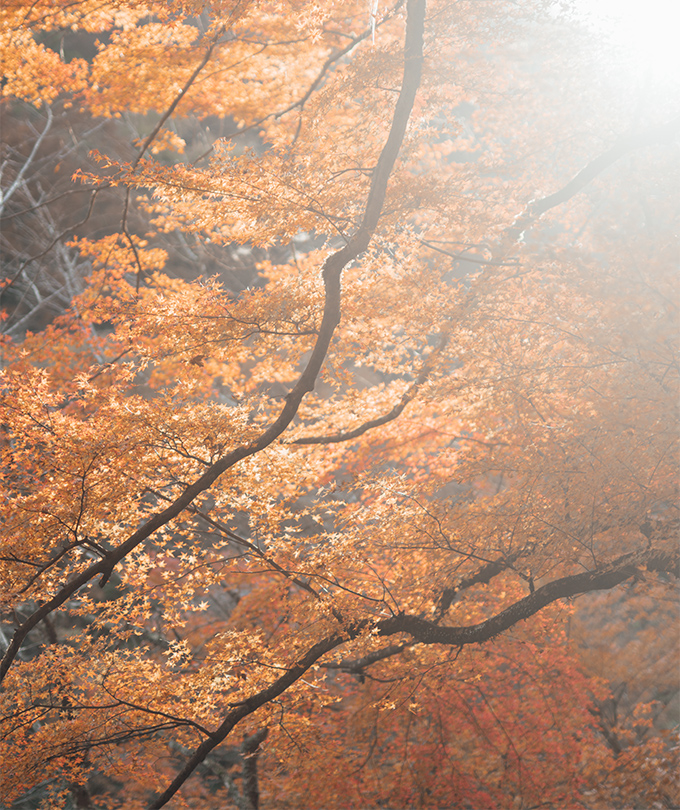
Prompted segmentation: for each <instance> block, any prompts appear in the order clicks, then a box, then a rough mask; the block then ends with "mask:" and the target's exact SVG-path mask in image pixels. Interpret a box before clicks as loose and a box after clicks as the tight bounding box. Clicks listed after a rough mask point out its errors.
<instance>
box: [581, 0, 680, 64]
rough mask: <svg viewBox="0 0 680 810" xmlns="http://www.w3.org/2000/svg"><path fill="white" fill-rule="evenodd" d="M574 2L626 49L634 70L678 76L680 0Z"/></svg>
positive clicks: (591, 20) (592, 22)
mask: <svg viewBox="0 0 680 810" xmlns="http://www.w3.org/2000/svg"><path fill="white" fill-rule="evenodd" d="M576 5H577V6H578V7H579V9H580V11H581V13H582V14H584V16H587V17H588V18H589V19H590V22H591V24H592V25H594V26H596V27H597V29H598V30H599V31H602V32H603V33H606V34H607V35H608V36H609V37H610V38H611V41H612V42H613V43H615V44H616V45H618V46H620V47H622V48H624V49H625V51H626V52H627V53H628V54H629V55H630V61H631V67H632V69H633V70H637V71H640V72H642V73H651V74H652V75H653V76H654V77H656V78H662V77H665V78H667V79H676V80H677V79H680V0H577V3H576Z"/></svg>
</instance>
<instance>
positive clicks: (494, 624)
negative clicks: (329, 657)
mask: <svg viewBox="0 0 680 810" xmlns="http://www.w3.org/2000/svg"><path fill="white" fill-rule="evenodd" d="M641 565H644V566H647V567H649V568H651V569H653V570H656V571H663V572H666V573H672V574H675V575H676V576H677V575H680V552H677V553H675V554H669V553H666V552H662V551H657V550H654V549H651V550H649V551H644V552H640V553H633V554H624V555H623V556H621V557H619V558H618V559H616V560H614V561H612V562H611V563H610V564H609V565H607V566H606V568H601V569H598V570H596V571H588V572H586V573H583V574H574V575H572V576H567V577H563V578H562V579H557V580H555V581H554V582H550V583H548V584H547V585H544V586H543V587H541V588H537V589H536V590H535V591H534V593H532V594H531V595H530V596H527V597H525V598H524V599H520V600H519V602H516V603H515V604H514V605H511V606H510V607H508V608H506V609H505V610H503V611H501V612H500V613H498V614H497V615H495V616H492V617H491V618H490V619H487V620H486V621H484V622H480V623H479V624H475V625H471V626H468V627H442V626H440V625H438V624H437V623H435V622H432V621H427V620H426V619H421V618H420V617H418V616H407V615H404V614H402V615H399V616H395V617H392V618H390V619H383V620H381V621H378V622H375V623H372V624H373V627H374V628H375V629H376V630H377V631H378V633H379V634H380V635H383V636H391V635H396V634H402V633H406V634H408V635H410V636H411V638H412V639H413V640H414V641H415V642H420V643H422V644H446V645H449V646H455V647H463V646H465V645H466V644H479V643H481V642H484V641H488V640H489V639H491V638H493V637H494V636H496V635H498V634H499V633H502V632H503V631H505V630H508V629H509V628H510V627H512V626H513V625H515V624H517V623H518V622H520V621H522V620H524V619H527V618H529V617H530V616H533V615H534V614H535V613H538V611H539V610H541V609H542V608H544V607H546V606H547V605H549V604H551V603H552V602H555V601H557V600H558V599H566V598H569V597H572V596H578V595H579V594H582V593H588V592H590V591H597V590H608V589H611V588H614V587H616V585H619V584H621V583H622V582H624V581H625V580H627V579H630V578H631V577H634V576H637V575H639V571H638V566H641ZM368 627H369V621H368V620H364V621H361V622H356V623H355V624H353V625H351V626H349V627H346V628H344V632H342V633H340V634H336V635H333V636H330V637H329V638H326V639H322V640H321V641H319V642H317V643H316V644H315V645H314V646H313V647H311V649H310V650H309V652H308V653H307V654H306V655H305V656H304V657H303V658H301V659H300V660H299V661H298V663H296V664H295V665H294V666H292V667H291V668H290V669H289V670H288V671H287V672H286V673H285V674H284V675H282V676H281V677H280V678H278V679H277V680H276V681H274V683H273V684H271V685H270V686H269V687H267V688H266V689H263V690H262V691H261V692H259V693H258V694H256V695H253V696H252V697H250V698H247V699H246V700H244V701H242V702H241V703H239V704H238V705H236V706H235V707H234V709H233V710H232V711H230V712H229V713H228V714H227V716H226V717H225V719H224V720H223V722H222V723H221V725H220V727H219V728H218V729H217V730H216V731H215V732H213V734H211V735H210V737H209V739H207V740H205V741H204V742H203V743H201V745H200V746H199V747H198V748H197V749H196V751H195V752H194V754H193V755H192V757H191V758H190V759H189V760H188V761H187V762H186V763H185V765H184V767H183V768H182V770H181V771H180V772H179V773H178V774H177V776H176V777H175V779H174V780H173V782H172V784H171V785H170V786H169V787H168V789H167V790H166V791H164V793H162V794H161V795H160V796H159V797H158V798H157V799H156V800H155V801H153V802H152V803H151V805H150V806H149V810H158V808H160V807H163V805H164V804H166V802H168V801H169V800H170V799H171V798H172V796H174V795H175V793H176V792H177V791H178V790H179V789H180V787H181V786H182V785H183V784H184V782H185V781H186V780H187V779H188V778H189V776H190V775H191V774H192V773H193V771H194V770H195V768H196V767H197V766H198V765H199V764H200V763H201V762H202V761H203V760H204V759H205V757H206V756H207V755H208V754H209V753H210V752H211V751H212V750H213V749H214V748H215V747H216V746H217V745H219V744H220V743H221V742H222V741H223V740H224V739H225V738H226V737H227V736H228V734H229V733H230V732H231V731H232V730H233V728H234V727H235V726H236V725H237V723H239V722H240V721H241V720H242V719H243V718H244V717H247V716H248V715H249V714H252V713H253V712H255V711H256V710H257V709H259V708H260V707H262V706H264V705H265V704H266V703H269V702H270V701H271V700H274V699H275V698H277V697H278V696H279V695H281V694H283V692H285V691H286V690H287V689H288V688H289V687H291V686H292V685H293V684H294V683H295V682H296V681H298V680H299V679H300V678H301V677H302V676H303V675H304V673H305V672H306V671H307V670H308V669H309V668H310V667H311V666H313V665H314V664H315V663H316V662H317V661H318V660H319V659H320V658H321V657H322V656H324V655H325V654H326V653H328V652H330V651H331V650H333V649H336V648H337V647H339V646H341V645H342V644H345V643H346V642H347V641H351V640H353V639H355V638H356V637H357V636H358V635H360V634H361V633H362V632H363V631H364V630H366V629H367V628H368ZM408 646H411V645H410V644H408V643H406V644H402V645H394V646H390V647H386V648H384V649H383V650H379V651H376V652H375V653H373V654H369V655H367V656H365V657H364V658H363V659H360V660H359V662H355V663H360V664H361V665H362V666H368V665H369V664H371V663H374V662H375V661H378V660H381V659H382V658H387V657H390V656H391V655H395V654H398V653H399V652H401V651H402V649H405V648H406V647H408ZM340 668H342V665H340Z"/></svg>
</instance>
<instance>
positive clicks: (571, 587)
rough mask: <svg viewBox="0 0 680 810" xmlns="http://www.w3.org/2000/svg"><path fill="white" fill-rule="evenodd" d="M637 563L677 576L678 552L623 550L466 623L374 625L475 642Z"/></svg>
mask: <svg viewBox="0 0 680 810" xmlns="http://www.w3.org/2000/svg"><path fill="white" fill-rule="evenodd" d="M641 565H646V566H648V567H649V568H650V569H652V570H655V571H663V572H664V573H671V574H674V575H675V576H678V575H679V574H680V552H676V553H675V554H668V553H666V552H662V551H657V550H655V549H652V550H649V551H644V552H640V553H635V554H625V555H623V556H622V557H619V558H618V559H617V560H614V561H613V562H611V563H610V564H609V565H607V566H606V568H599V569H596V570H594V571H587V572H586V573H583V574H573V575H572V576H566V577H562V578H561V579H556V580H554V581H553V582H549V583H548V584H547V585H543V586H542V587H541V588H537V589H536V590H535V591H534V592H533V593H531V594H529V596H526V597H524V599H520V600H519V602H515V604H514V605H510V607H508V608H506V609H505V610H503V611H501V612H500V613H498V614H496V615H495V616H492V617H491V618H490V619H487V620H486V621H484V622H480V623H479V624H475V625H471V626H468V627H445V626H442V625H440V624H437V623H436V622H433V621H428V620H426V619H421V618H420V617H418V616H406V615H401V616H395V617H393V618H390V619H384V620H383V621H381V622H378V624H377V629H378V631H379V633H380V634H381V635H384V636H391V635H394V634H395V633H408V634H409V635H410V636H411V637H412V638H414V639H415V640H416V641H420V642H422V643H423V644H452V645H455V646H460V645H464V644H478V643H480V642H483V641H488V640H489V639H491V638H493V637H494V636H497V635H499V634H500V633H502V632H504V631H505V630H508V629H509V628H510V627H512V626H513V625H515V624H517V622H520V621H522V620H524V619H528V618H529V617H530V616H533V615H534V614H535V613H538V611H539V610H541V609H542V608H544V607H546V605H549V604H551V603H552V602H555V601H557V600H558V599H568V598H570V597H573V596H578V595H579V594H583V593H589V592H591V591H604V590H610V589H611V588H614V587H616V586H617V585H620V584H621V583H622V582H624V581H625V580H627V579H630V578H631V577H634V576H639V570H638V566H641Z"/></svg>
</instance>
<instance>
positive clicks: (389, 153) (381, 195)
mask: <svg viewBox="0 0 680 810" xmlns="http://www.w3.org/2000/svg"><path fill="white" fill-rule="evenodd" d="M425 5H426V3H425V0H409V2H408V17H407V22H406V43H405V55H404V79H403V83H402V89H401V92H400V94H399V98H398V100H397V104H396V107H395V111H394V116H393V119H392V125H391V128H390V133H389V136H388V138H387V142H386V143H385V145H384V147H383V149H382V152H381V153H380V158H379V159H378V163H377V166H376V168H375V171H374V173H373V180H372V182H371V188H370V191H369V194H368V199H367V201H366V207H365V213H364V217H363V221H362V223H361V226H360V227H359V230H358V231H357V232H356V234H355V235H354V236H353V237H352V238H351V239H350V241H349V242H348V244H347V245H345V246H344V247H343V248H341V249H340V250H338V251H337V252H336V253H332V254H331V255H330V256H329V257H328V258H327V259H326V261H325V262H324V265H323V279H324V285H325V292H326V295H325V302H324V311H323V318H322V321H321V326H320V328H319V334H318V337H317V340H316V343H315V345H314V349H313V350H312V354H311V356H310V358H309V360H308V362H307V366H306V368H305V369H304V370H303V372H302V374H301V375H300V377H299V379H298V381H297V383H296V385H295V386H294V388H293V389H292V390H291V391H290V392H289V393H288V394H287V396H286V403H285V405H284V407H283V409H282V410H281V412H280V414H279V416H278V417H277V418H276V419H275V420H274V422H273V423H272V424H271V425H270V426H269V427H268V428H267V429H266V430H264V432H263V433H262V434H261V435H260V437H259V438H258V439H256V440H254V441H253V442H251V443H250V444H245V445H241V446H239V447H236V448H234V449H233V450H232V451H231V452H230V453H228V454H227V455H225V456H223V457H222V458H220V459H218V460H217V461H216V462H215V463H214V464H212V465H211V466H210V467H209V468H208V469H207V470H206V471H205V472H204V473H203V475H201V476H200V477H199V478H198V479H196V481H195V482H194V483H193V484H191V485H190V486H188V487H187V488H186V489H185V490H184V492H182V494H181V495H180V496H179V497H178V498H177V499H176V500H175V501H174V502H173V503H171V504H170V505H169V506H168V507H167V508H166V509H163V510H162V511H161V512H157V513H156V514H155V515H153V516H152V517H151V518H150V519H149V520H148V521H146V523H144V524H142V525H141V526H140V527H139V528H138V529H137V530H136V531H135V532H133V533H132V534H131V535H130V536H129V537H128V539H127V540H125V541H124V542H123V543H121V545H120V546H119V547H118V548H116V549H114V550H113V551H111V552H110V553H109V554H108V555H107V556H106V558H105V559H103V560H100V561H99V562H97V563H94V564H93V565H91V566H89V567H88V568H86V569H85V570H83V571H81V572H80V573H79V574H76V575H75V576H74V577H73V578H72V579H71V580H70V581H68V582H67V583H65V584H64V586H63V587H62V588H60V589H59V591H57V593H56V594H55V595H54V596H53V597H52V598H51V599H48V600H47V601H46V602H44V603H43V604H42V605H41V606H40V607H39V608H38V609H37V610H35V611H34V612H33V613H32V614H31V616H29V617H28V619H27V620H26V621H25V622H23V624H21V625H20V626H19V627H18V628H17V629H16V631H15V633H14V636H13V637H12V641H11V642H10V644H9V646H8V648H7V650H6V652H5V655H4V657H3V659H2V661H1V662H0V682H2V680H3V679H4V677H5V675H6V674H7V672H8V670H9V668H10V666H11V665H12V662H13V661H14V659H15V658H16V656H17V653H18V652H19V649H20V648H21V645H22V644H23V641H24V639H25V638H26V636H27V635H28V634H29V633H30V631H31V630H32V629H33V628H34V627H36V625H38V624H39V623H40V622H41V621H42V620H43V619H44V618H45V617H46V616H48V615H49V614H50V613H52V611H54V610H57V609H58V608H60V607H61V606H62V605H63V604H64V603H65V602H66V601H67V600H68V599H70V598H71V596H72V595H73V594H74V593H75V592H76V591H78V590H79V589H80V588H81V587H82V586H83V585H85V584H86V583H87V582H89V581H90V580H91V579H93V578H94V577H97V576H101V584H102V585H104V584H105V583H106V581H107V580H108V578H109V576H110V575H111V572H112V571H113V569H114V568H115V566H116V565H117V564H118V563H119V562H120V561H121V560H122V559H123V558H124V557H126V556H127V555H128V554H129V553H130V552H131V551H132V550H133V549H134V548H136V547H137V546H138V545H139V544H140V543H142V542H143V541H144V540H146V538H147V537H150V536H151V535H152V534H153V533H154V532H155V531H157V530H158V529H159V528H161V526H165V524H166V523H168V522H169V521H171V520H172V519H173V518H175V517H177V515H179V514H180V513H181V512H183V511H184V510H185V509H186V508H187V506H189V504H191V503H192V502H193V501H194V500H195V498H196V497H197V496H198V495H200V494H201V493H202V492H204V491H205V490H207V489H209V488H210V487H211V486H212V485H213V484H214V483H215V481H216V480H217V479H218V478H219V477H220V476H221V475H222V473H224V472H225V471H226V470H228V469H229V468H231V467H233V466H234V465H235V464H237V463H238V462H239V461H242V460H243V459H244V458H247V457H248V456H252V455H254V454H256V453H259V452H260V451H261V450H263V449H264V448H266V447H268V446H269V445H270V444H271V443H272V442H273V441H274V440H275V439H277V438H278V436H280V435H281V433H283V431H284V430H285V429H286V428H287V427H288V425H289V424H290V423H291V421H292V420H293V418H294V416H295V414H296V413H297V411H298V408H299V407H300V403H301V402H302V398H303V397H304V395H305V394H306V393H308V392H309V391H312V390H313V389H314V383H315V381H316V378H317V376H318V374H319V371H320V370H321V366H322V364H323V361H324V359H325V357H326V354H327V352H328V348H329V346H330V342H331V339H332V337H333V333H334V332H335V329H336V327H337V325H338V324H339V322H340V308H341V299H340V277H341V275H342V271H343V270H344V268H345V267H346V266H347V264H349V263H350V262H351V261H354V259H356V258H357V257H358V256H359V255H360V254H361V253H363V252H364V251H365V250H366V248H367V247H368V244H369V242H370V240H371V237H372V235H373V232H374V231H375V228H376V226H377V224H378V220H379V218H380V213H381V211H382V207H383V204H384V200H385V192H386V190H387V183H388V180H389V177H390V174H391V172H392V169H393V167H394V163H395V161H396V159H397V155H398V154H399V148H400V146H401V143H402V140H403V137H404V133H405V132H406V126H407V124H408V120H409V117H410V114H411V109H412V107H413V102H414V100H415V95H416V92H417V90H418V87H419V85H420V75H421V70H422V61H423V33H424V19H425ZM159 806H160V805H159Z"/></svg>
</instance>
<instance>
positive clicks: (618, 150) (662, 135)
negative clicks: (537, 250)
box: [509, 117, 680, 243]
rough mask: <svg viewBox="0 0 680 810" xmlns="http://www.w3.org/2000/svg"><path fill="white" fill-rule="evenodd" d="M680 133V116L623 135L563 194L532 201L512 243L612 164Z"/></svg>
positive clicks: (513, 231)
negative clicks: (636, 150) (658, 124)
mask: <svg viewBox="0 0 680 810" xmlns="http://www.w3.org/2000/svg"><path fill="white" fill-rule="evenodd" d="M679 134H680V117H678V118H674V119H673V120H672V121H669V122H667V123H665V124H662V125H660V126H656V127H649V128H647V129H643V130H642V131H640V132H632V133H628V134H627V135H623V136H622V137H621V138H619V140H618V141H617V142H616V143H615V144H614V146H612V147H611V149H608V150H607V151H606V152H603V153H602V154H601V155H598V157H596V158H595V159H594V160H591V161H590V163H588V165H587V166H585V167H584V168H583V169H581V171H580V172H579V173H578V174H577V175H576V176H575V177H574V178H573V179H572V180H570V181H569V182H568V183H567V184H566V185H565V186H563V187H562V188H561V189H559V191H555V192H554V193H553V194H549V195H548V196H547V197H542V198H541V199H540V200H532V201H531V202H530V203H529V204H528V205H527V207H526V209H525V211H524V213H522V214H520V216H519V218H518V219H517V220H516V222H515V224H514V225H513V226H512V228H511V230H510V233H509V237H510V238H511V239H512V242H513V243H514V242H516V241H517V240H518V239H520V238H521V236H522V234H523V233H524V231H526V230H527V228H530V227H531V226H532V225H533V224H534V222H535V221H536V220H537V219H539V217H541V216H542V215H543V214H545V212H546V211H549V210H550V209H551V208H555V206H557V205H561V204H562V203H564V202H567V201H568V200H570V199H571V198H572V197H574V196H575V195H576V194H578V193H579V191H582V190H583V189H584V188H585V187H586V186H587V185H588V183H590V182H592V181H593V180H594V179H595V178H596V177H597V176H598V175H599V174H601V173H602V172H603V171H604V170H605V169H607V168H609V166H611V165H612V163H615V162H616V161H617V160H618V159H619V158H621V157H623V156H624V155H626V154H628V152H632V151H633V150H635V149H640V148H642V147H644V146H651V144H654V143H658V142H659V141H667V140H671V139H672V138H675V137H677V136H678V135H679Z"/></svg>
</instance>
